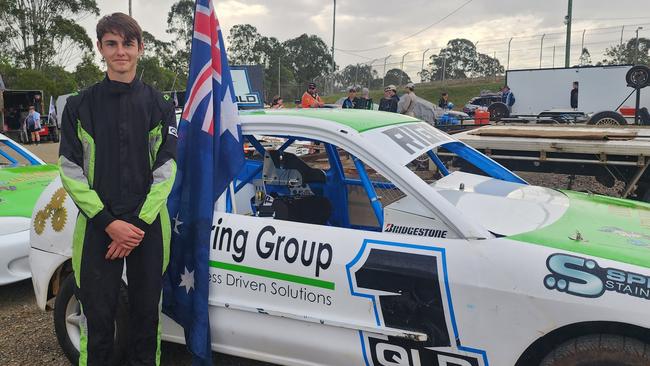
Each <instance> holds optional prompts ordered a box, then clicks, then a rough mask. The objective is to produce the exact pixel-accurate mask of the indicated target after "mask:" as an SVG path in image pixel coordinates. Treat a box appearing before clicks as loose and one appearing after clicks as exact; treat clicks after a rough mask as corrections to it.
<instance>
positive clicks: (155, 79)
mask: <svg viewBox="0 0 650 366" xmlns="http://www.w3.org/2000/svg"><path fill="white" fill-rule="evenodd" d="M136 77H138V78H141V79H142V81H144V82H145V83H147V84H149V85H151V86H153V87H154V88H157V89H158V90H163V91H164V90H170V89H171V88H172V85H173V84H174V79H175V78H176V73H175V72H174V71H172V70H169V69H167V68H165V67H164V66H162V64H161V62H160V59H159V58H158V57H155V56H143V57H142V58H140V61H139V62H138V69H137V70H136ZM181 87H183V85H182V84H180V83H179V82H178V80H177V81H176V86H174V89H180V88H181Z"/></svg>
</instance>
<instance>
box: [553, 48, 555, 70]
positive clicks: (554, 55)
mask: <svg viewBox="0 0 650 366" xmlns="http://www.w3.org/2000/svg"><path fill="white" fill-rule="evenodd" d="M553 68H555V45H553Z"/></svg>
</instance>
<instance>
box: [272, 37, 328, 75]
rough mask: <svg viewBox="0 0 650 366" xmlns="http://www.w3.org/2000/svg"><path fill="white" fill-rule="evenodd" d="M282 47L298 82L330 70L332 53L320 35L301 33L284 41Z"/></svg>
mask: <svg viewBox="0 0 650 366" xmlns="http://www.w3.org/2000/svg"><path fill="white" fill-rule="evenodd" d="M283 47H284V49H285V52H286V54H285V55H286V58H287V61H288V63H289V65H290V66H289V67H290V68H291V69H292V70H293V74H294V76H295V78H296V81H297V82H298V83H300V84H306V83H308V82H310V81H312V80H314V79H316V78H317V77H319V76H323V75H326V74H328V73H329V72H330V71H331V65H332V54H331V53H330V50H329V49H328V47H327V45H326V44H325V42H324V41H323V40H322V39H320V37H318V36H316V35H311V36H310V35H307V34H302V35H301V36H298V37H296V38H293V39H290V40H287V41H285V42H284V43H283ZM283 62H284V61H283Z"/></svg>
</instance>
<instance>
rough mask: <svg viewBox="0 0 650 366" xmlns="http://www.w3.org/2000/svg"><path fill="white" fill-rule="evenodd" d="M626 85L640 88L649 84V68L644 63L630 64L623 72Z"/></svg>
mask: <svg viewBox="0 0 650 366" xmlns="http://www.w3.org/2000/svg"><path fill="white" fill-rule="evenodd" d="M625 81H626V82H627V86H629V87H632V88H636V89H642V88H645V87H646V86H648V85H650V68H648V67H647V66H644V65H637V66H632V68H630V69H629V70H627V74H625Z"/></svg>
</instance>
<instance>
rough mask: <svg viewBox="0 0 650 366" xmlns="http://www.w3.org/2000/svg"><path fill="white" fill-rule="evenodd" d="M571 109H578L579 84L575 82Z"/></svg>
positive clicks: (572, 90)
mask: <svg viewBox="0 0 650 366" xmlns="http://www.w3.org/2000/svg"><path fill="white" fill-rule="evenodd" d="M571 108H573V110H576V109H578V82H577V81H574V82H573V89H571Z"/></svg>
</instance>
